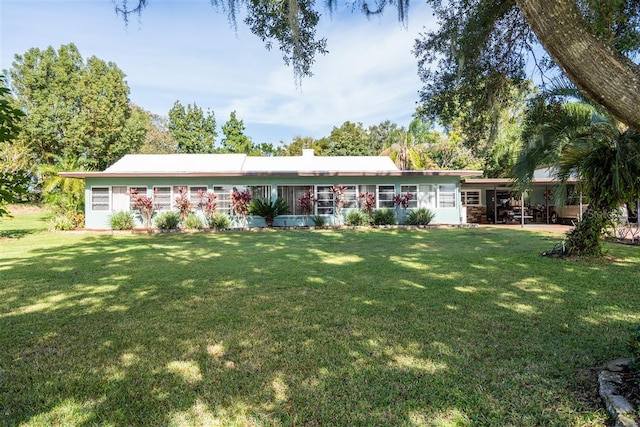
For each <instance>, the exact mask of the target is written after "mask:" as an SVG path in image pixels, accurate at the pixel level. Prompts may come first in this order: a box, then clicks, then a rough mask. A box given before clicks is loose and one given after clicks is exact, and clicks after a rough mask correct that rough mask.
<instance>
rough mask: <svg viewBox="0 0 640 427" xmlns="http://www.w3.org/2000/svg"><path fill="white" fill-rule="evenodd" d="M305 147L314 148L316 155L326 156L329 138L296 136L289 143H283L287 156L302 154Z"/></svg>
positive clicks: (284, 152) (283, 149)
mask: <svg viewBox="0 0 640 427" xmlns="http://www.w3.org/2000/svg"><path fill="white" fill-rule="evenodd" d="M305 148H306V149H312V150H313V152H314V154H315V155H316V156H325V155H326V154H327V152H328V150H329V140H328V139H327V138H321V139H314V138H311V137H310V136H308V137H304V138H303V137H301V136H295V137H294V138H293V141H291V143H290V144H289V145H286V144H285V145H283V147H282V151H283V155H285V156H301V155H302V150H303V149H305Z"/></svg>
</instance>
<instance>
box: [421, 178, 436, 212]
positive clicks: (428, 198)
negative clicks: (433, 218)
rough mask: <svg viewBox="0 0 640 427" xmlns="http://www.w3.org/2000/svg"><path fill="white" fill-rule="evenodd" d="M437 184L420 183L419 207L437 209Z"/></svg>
mask: <svg viewBox="0 0 640 427" xmlns="http://www.w3.org/2000/svg"><path fill="white" fill-rule="evenodd" d="M436 198H437V197H436V186H435V185H434V184H420V185H418V207H419V208H426V209H435V208H436V206H437V204H436Z"/></svg>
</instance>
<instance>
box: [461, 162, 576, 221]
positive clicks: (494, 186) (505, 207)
mask: <svg viewBox="0 0 640 427" xmlns="http://www.w3.org/2000/svg"><path fill="white" fill-rule="evenodd" d="M557 185H558V180H557V179H556V178H555V171H554V170H553V169H552V168H540V169H536V170H535V171H534V174H533V178H532V180H531V186H530V188H529V190H528V191H526V192H525V193H524V194H521V193H520V192H519V191H518V190H517V188H516V185H515V179H513V178H467V179H463V180H462V186H461V203H462V206H464V207H465V208H466V211H467V219H468V221H469V222H471V223H499V222H502V223H508V222H522V220H523V219H524V221H525V222H539V223H547V224H549V223H554V224H555V223H559V222H567V223H570V222H572V221H574V222H575V221H577V220H579V219H581V218H582V213H583V212H584V211H585V210H586V208H587V206H588V205H587V202H588V201H587V200H586V197H585V196H584V195H583V194H582V192H581V189H580V180H579V179H578V178H577V177H572V178H569V179H568V180H567V185H566V186H565V190H564V191H565V193H564V194H556V191H557ZM523 216H524V218H523Z"/></svg>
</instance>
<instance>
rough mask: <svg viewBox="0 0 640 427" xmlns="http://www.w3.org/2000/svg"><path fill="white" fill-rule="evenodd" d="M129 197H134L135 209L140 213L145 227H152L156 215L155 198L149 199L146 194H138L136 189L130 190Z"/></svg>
mask: <svg viewBox="0 0 640 427" xmlns="http://www.w3.org/2000/svg"><path fill="white" fill-rule="evenodd" d="M129 195H130V196H132V197H133V209H134V210H135V211H136V212H137V213H138V216H139V217H140V221H142V225H143V227H147V228H149V227H151V220H152V218H153V216H154V215H155V213H156V205H155V203H154V202H153V197H148V196H147V195H146V194H138V191H137V190H136V189H135V188H130V189H129Z"/></svg>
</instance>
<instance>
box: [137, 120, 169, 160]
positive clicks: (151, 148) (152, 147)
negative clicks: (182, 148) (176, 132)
mask: <svg viewBox="0 0 640 427" xmlns="http://www.w3.org/2000/svg"><path fill="white" fill-rule="evenodd" d="M145 115H146V120H147V133H146V135H145V139H144V142H143V144H142V146H141V147H140V148H139V149H138V153H140V154H173V153H177V152H178V144H177V143H176V140H175V139H174V138H173V135H171V133H170V132H169V118H168V117H166V116H161V115H159V114H154V113H149V112H145Z"/></svg>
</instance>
